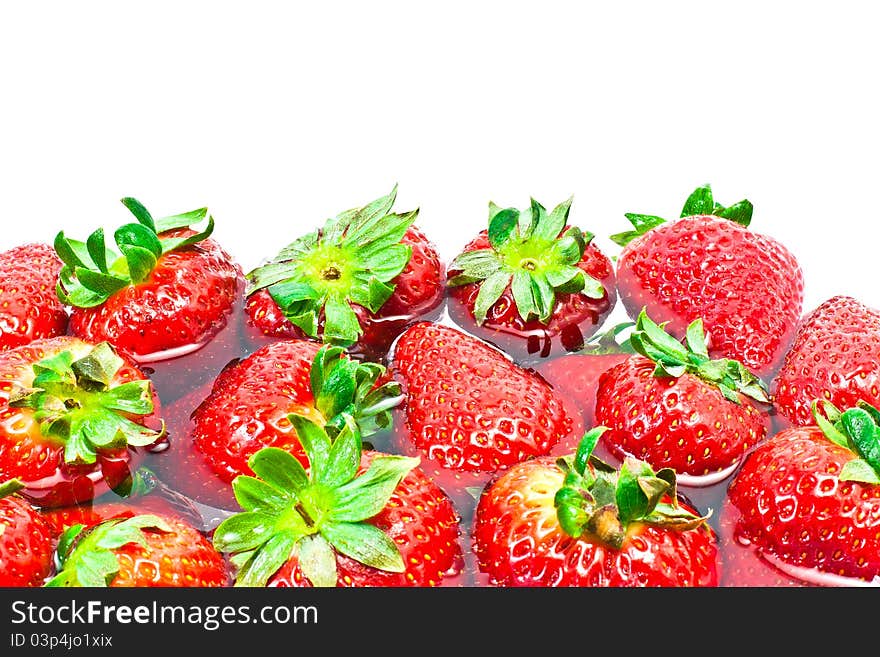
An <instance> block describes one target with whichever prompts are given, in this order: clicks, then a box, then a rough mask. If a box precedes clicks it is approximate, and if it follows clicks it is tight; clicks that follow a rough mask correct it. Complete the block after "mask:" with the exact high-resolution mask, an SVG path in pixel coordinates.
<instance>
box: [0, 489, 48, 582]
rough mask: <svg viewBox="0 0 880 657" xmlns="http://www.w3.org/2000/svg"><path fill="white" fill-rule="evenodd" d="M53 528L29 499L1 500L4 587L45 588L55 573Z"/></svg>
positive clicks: (11, 497)
mask: <svg viewBox="0 0 880 657" xmlns="http://www.w3.org/2000/svg"><path fill="white" fill-rule="evenodd" d="M53 538H54V537H53V534H52V528H51V526H50V525H49V523H48V522H47V521H46V520H45V519H44V518H43V517H42V516H41V515H40V513H39V512H38V511H37V509H35V508H34V507H33V506H32V505H31V504H30V503H29V502H28V501H27V500H25V499H24V498H22V497H19V496H17V495H8V496H6V497H3V498H0V587H4V586H9V587H25V586H29V587H31V586H42V585H43V583H44V582H45V580H46V578H47V577H48V576H49V575H50V574H51V572H52V553H53V551H54V549H55V544H54V540H53Z"/></svg>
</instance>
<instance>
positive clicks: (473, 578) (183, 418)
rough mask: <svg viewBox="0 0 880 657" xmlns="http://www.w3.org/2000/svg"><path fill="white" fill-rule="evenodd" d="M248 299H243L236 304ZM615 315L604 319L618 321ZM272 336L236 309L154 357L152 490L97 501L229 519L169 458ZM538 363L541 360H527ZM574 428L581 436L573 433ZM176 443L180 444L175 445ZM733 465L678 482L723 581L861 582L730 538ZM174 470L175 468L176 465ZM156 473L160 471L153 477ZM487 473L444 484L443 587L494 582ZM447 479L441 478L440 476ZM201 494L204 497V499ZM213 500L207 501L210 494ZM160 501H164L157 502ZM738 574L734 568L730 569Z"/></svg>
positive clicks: (198, 518)
mask: <svg viewBox="0 0 880 657" xmlns="http://www.w3.org/2000/svg"><path fill="white" fill-rule="evenodd" d="M241 307H242V306H241V305H238V306H237V309H240V308H241ZM439 321H441V322H443V323H448V324H452V322H451V321H450V320H449V317H448V315H447V314H446V313H444V314H443V316H442V317H441V318H440V319H439ZM613 323H614V321H613V318H610V319H609V320H608V323H607V324H606V325H608V326H610V325H611V324H613ZM269 341H270V339H268V338H266V337H265V336H261V335H259V334H257V333H256V332H255V331H254V330H253V329H252V328H250V327H249V326H248V325H247V322H246V320H245V317H244V314H243V312H241V311H240V310H237V311H236V313H235V314H234V315H233V316H232V317H231V319H230V322H229V323H228V325H227V326H226V328H224V329H223V331H221V332H220V333H219V334H218V335H217V336H215V338H214V339H213V340H211V341H210V342H209V343H207V344H206V345H204V346H202V347H201V348H199V349H196V350H194V351H191V352H189V353H182V354H181V355H179V356H177V357H175V358H171V359H168V360H165V361H157V362H153V363H149V365H148V367H146V366H145V369H147V371H148V373H150V375H151V378H152V380H153V381H154V384H155V387H156V390H157V393H158V395H159V399H160V403H161V409H162V413H163V417H166V418H167V421H168V430H169V434H168V440H167V442H166V443H164V444H162V445H160V446H159V447H158V448H157V449H155V450H153V451H151V452H147V453H146V454H144V455H143V459H142V460H141V461H140V463H141V465H142V466H143V467H144V468H146V470H145V471H144V472H146V473H147V476H146V479H147V482H146V483H149V484H151V485H152V486H153V490H151V492H149V493H147V494H146V495H142V496H135V497H128V498H127V497H126V494H124V493H125V492H124V491H121V492H122V493H123V494H118V493H116V492H109V493H107V494H105V495H103V496H102V497H101V498H99V502H108V501H119V500H122V499H128V501H129V502H132V503H136V504H144V505H145V508H147V509H149V508H163V507H170V508H173V509H176V510H178V511H179V512H180V513H182V514H184V515H185V517H187V518H189V519H191V520H192V521H194V522H196V523H197V524H198V525H199V527H200V529H201V530H202V531H203V532H205V533H210V532H211V530H213V529H214V528H215V527H216V526H217V525H218V524H219V523H220V522H221V521H222V520H223V519H224V518H226V517H228V516H229V515H230V513H232V512H234V511H235V510H236V506H235V504H234V501H233V499H232V497H231V495H230V494H229V492H230V491H229V488H228V487H225V486H224V485H223V484H222V483H221V482H219V480H217V479H216V478H214V476H213V474H212V473H211V472H210V471H209V470H208V469H207V468H204V469H203V470H202V472H201V473H200V474H198V475H195V476H192V477H189V478H188V479H187V480H186V481H183V480H180V479H177V480H175V477H174V476H170V475H168V474H167V473H168V472H169V468H167V467H166V466H167V465H168V464H169V461H167V459H171V458H175V455H176V454H178V453H179V452H180V449H181V448H183V447H185V445H186V440H187V432H188V428H187V427H188V425H187V423H188V417H189V414H190V413H191V412H192V410H193V409H194V408H195V407H196V406H197V405H198V403H200V401H201V400H203V399H204V398H205V397H206V396H207V394H208V393H209V392H210V388H211V384H212V381H213V379H214V377H216V375H217V374H218V373H219V372H220V371H221V370H222V369H223V367H225V366H227V365H228V364H231V363H234V362H235V361H237V360H239V359H241V358H244V357H246V356H247V355H249V354H250V353H252V352H253V351H255V350H256V349H257V348H259V347H260V346H262V345H263V344H267V343H268V342H269ZM523 364H524V365H526V366H530V367H534V366H535V365H536V361H534V360H532V361H531V362H523ZM569 409H570V411H572V412H574V413H577V407H576V406H575V405H572V404H571V402H569ZM394 419H395V422H394V428H393V429H392V430H389V431H385V432H383V433H379V434H375V435H373V436H370V437H369V438H368V439H367V440H368V442H369V446H370V447H372V448H373V449H376V450H379V451H386V452H392V453H399V452H400V451H405V450H404V449H403V448H402V447H401V446H402V445H405V444H406V441H405V440H402V439H401V436H400V434H399V433H398V431H399V429H400V428H401V427H402V421H401V420H402V419H401V416H400V414H399V413H396V414H395V417H394ZM575 425H576V428H575V430H574V431H573V434H572V436H570V440H569V444H570V445H572V446H573V445H574V444H576V442H577V438H579V437H580V435H582V433H583V431H584V430H585V428H586V427H584V424H583V418H580V417H579V415H578V417H577V418H576V422H575ZM575 434H576V435H575ZM175 447H177V448H178V449H175ZM562 451H566V450H563V449H561V448H560V447H557V449H556V450H554V453H555V454H557V455H558V454H559V453H561V452H562ZM597 455H598V456H600V457H602V458H604V459H605V460H607V461H609V462H612V463H614V462H615V461H614V459H613V458H612V457H610V455H609V454H607V453H606V452H604V451H603V450H602V449H601V445H600V448H599V449H598V450H597ZM423 466H424V467H425V469H426V471H428V472H429V474H431V471H430V464H425V463H423ZM735 470H736V469H732V470H729V471H728V472H726V473H723V474H721V475H719V476H716V477H715V478H714V479H713V480H694V479H689V478H683V479H681V480H680V481H679V489H678V490H679V493H680V494H681V495H682V496H683V497H685V498H686V499H687V500H688V501H689V502H690V503H691V504H693V505H694V506H695V507H696V508H697V509H698V510H699V511H700V512H702V513H704V514H705V513H710V514H711V515H710V517H709V520H708V522H709V524H710V525H711V526H712V527H713V529H714V530H715V532H716V534H717V535H718V540H719V549H720V564H719V567H720V573H721V578H720V579H721V582H720V584H721V586H742V585H743V584H742V583H741V582H742V581H743V580H741V579H739V574H741V573H743V572H746V573H748V578H747V579H748V585H749V586H754V585H759V586H786V587H788V586H850V585H852V586H858V585H863V584H864V583H863V582H851V581H849V580H841V579H835V578H834V577H820V578H817V577H815V573H811V572H798V571H796V570H794V569H791V568H783V569H780V568H779V567H777V566H774V565H773V564H771V563H769V562H768V561H766V560H763V559H761V558H759V557H758V556H757V555H756V554H755V553H754V552H753V550H751V549H750V548H749V547H748V546H742V545H739V544H738V543H736V541H734V540H733V538H732V530H731V527H732V526H733V522H734V520H735V515H736V511H735V510H734V509H731V508H729V507H728V506H726V504H725V500H726V491H727V486H728V485H729V484H730V482H731V480H732V479H733V477H734V476H735ZM172 472H173V470H172ZM151 473H158V474H157V476H152V474H151ZM488 480H489V476H488V475H487V476H483V477H478V478H476V479H471V480H467V481H464V482H458V484H456V485H455V486H450V485H449V484H447V483H443V484H442V487H444V490H446V491H447V493H448V494H449V495H450V498H451V499H452V501H453V503H454V505H455V507H456V509H457V511H458V513H459V516H460V519H461V548H462V554H463V559H464V561H463V567H462V570H461V571H460V572H458V573H453V574H450V576H449V577H448V578H446V579H444V581H443V582H442V584H441V585H442V586H453V587H476V586H488V585H489V584H488V582H487V579H486V577H485V576H484V575H483V574H481V573H480V572H479V571H478V568H477V564H476V561H475V558H474V554H473V550H472V546H471V536H470V532H471V526H472V521H473V516H474V511H475V508H476V504H477V496H478V494H479V491H480V490H481V488H482V486H483V485H485V483H486V482H488ZM439 481H441V480H438V483H439ZM204 487H207V488H209V489H213V490H214V491H215V493H216V492H217V491H218V490H220V493H219V494H220V496H221V497H222V496H223V495H225V503H222V504H218V503H217V501H218V497H217V496H216V495H213V494H205V495H202V494H201V493H195V495H196V496H197V497H196V498H194V493H193V491H199V490H205V488H204ZM199 498H200V499H199ZM206 500H207V501H206ZM157 505H158V506H157ZM732 573H733V574H735V576H734V575H732Z"/></svg>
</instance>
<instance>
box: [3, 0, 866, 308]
mask: <svg viewBox="0 0 880 657" xmlns="http://www.w3.org/2000/svg"><path fill="white" fill-rule="evenodd" d="M12 5H13V3H5V4H3V5H2V9H0V226H2V230H0V247H2V248H9V247H11V246H13V245H15V244H18V243H21V242H25V241H32V240H45V241H51V240H52V239H53V237H54V235H55V234H56V233H57V232H58V231H59V230H61V229H64V230H65V232H66V233H67V234H68V235H69V236H71V237H79V238H85V237H86V235H87V234H88V233H89V232H91V230H92V229H94V228H96V227H97V226H98V225H104V226H105V227H115V226H116V225H118V224H119V223H122V222H124V221H127V220H128V218H129V215H128V213H127V211H126V210H125V208H124V207H123V206H122V205H121V204H120V203H119V199H120V198H121V197H123V196H135V197H137V198H138V199H140V200H141V201H142V202H144V203H145V204H146V205H147V207H149V208H150V209H151V210H152V211H153V212H154V214H156V215H164V214H173V213H176V212H180V211H185V210H189V209H193V208H195V207H199V206H203V205H207V206H209V207H210V209H211V211H212V213H213V215H214V217H215V219H216V222H217V228H216V232H215V237H216V239H217V240H218V241H220V242H221V243H222V244H223V245H224V246H226V248H227V250H229V251H230V252H231V253H232V254H233V255H234V256H235V257H236V258H237V259H238V260H239V262H240V263H241V265H242V267H243V268H244V269H245V270H248V269H249V268H251V267H253V266H255V265H256V264H258V263H259V262H260V261H261V260H262V259H263V258H264V257H268V256H271V255H273V254H274V253H275V252H276V251H277V249H278V248H279V247H280V246H282V245H283V244H285V243H287V242H289V241H291V240H292V239H293V238H295V237H297V236H298V235H300V234H301V233H303V232H304V231H306V230H309V229H311V228H313V227H315V226H316V225H318V224H319V223H321V222H322V221H323V220H324V219H325V218H326V217H328V216H330V215H333V214H336V213H337V212H338V211H341V210H344V209H347V208H349V207H352V206H356V205H361V204H363V203H365V202H367V201H369V200H372V199H373V198H376V197H378V196H381V195H383V194H384V193H386V192H387V191H389V190H390V189H391V187H392V185H393V184H394V183H395V182H396V183H398V184H399V195H398V203H397V206H396V207H397V209H399V210H406V209H410V208H412V207H416V206H418V207H420V208H421V213H420V217H419V220H418V223H419V225H421V226H422V228H423V230H424V231H425V232H426V233H427V234H428V235H429V236H430V237H431V238H432V239H433V240H434V242H435V243H436V244H437V245H438V246H439V248H440V250H441V254H442V255H443V256H444V257H445V258H446V259H449V258H451V257H452V256H454V255H455V253H456V252H457V249H458V248H459V247H460V246H462V245H463V244H464V243H465V242H467V241H468V240H469V239H470V237H471V236H472V235H473V234H474V233H475V232H476V231H477V230H479V229H480V228H482V227H483V226H484V225H485V222H486V211H487V203H488V201H489V200H490V199H492V200H494V201H495V202H497V203H498V204H500V205H517V206H521V207H522V206H525V205H526V204H527V203H528V199H529V197H530V196H534V197H535V198H536V199H538V200H539V201H541V202H542V203H544V205H547V206H551V205H553V204H555V203H557V202H559V201H561V200H563V199H564V198H566V197H568V196H569V195H572V194H573V195H574V205H573V210H572V215H571V220H572V222H573V223H576V224H578V225H579V226H580V227H582V228H584V229H587V230H591V231H593V232H594V233H596V234H597V240H598V242H597V243H598V244H599V245H600V247H603V248H605V249H606V250H607V251H608V253H609V254H614V253H616V252H617V247H615V246H614V245H613V244H612V243H611V242H610V241H608V240H607V236H608V235H609V234H611V233H614V232H618V231H620V230H624V229H626V228H628V226H627V224H626V221H625V219H624V216H623V214H624V212H628V211H635V212H645V213H651V214H660V215H663V216H669V217H674V216H677V213H678V211H679V210H680V208H681V205H682V203H683V202H684V199H685V198H686V196H687V195H688V194H689V193H690V191H692V190H693V189H694V188H695V187H697V186H698V185H700V184H703V183H706V182H708V183H711V184H712V187H713V189H714V191H715V194H716V198H717V199H718V200H719V201H720V202H721V203H724V204H731V203H734V202H736V201H738V200H740V199H742V198H748V199H750V200H751V201H752V202H753V203H754V205H755V215H754V220H753V223H752V230H754V231H756V232H763V233H765V234H768V235H771V236H773V237H775V238H777V239H779V240H780V241H782V242H783V243H785V244H786V245H787V246H788V247H789V248H790V249H791V250H792V251H794V252H795V254H796V255H797V256H798V258H799V259H800V261H801V264H802V266H803V269H804V272H805V279H806V300H805V310H806V309H809V308H810V307H812V306H815V305H816V304H818V303H819V302H820V301H822V300H824V299H826V298H828V297H829V296H831V295H834V294H851V295H853V296H857V297H859V298H860V299H862V300H863V301H865V302H866V303H869V304H870V305H873V306H876V307H880V288H878V286H877V285H876V284H875V280H876V277H875V274H874V272H875V271H876V269H877V263H876V261H877V257H876V254H877V249H878V242H880V240H878V238H880V228H878V224H877V222H878V218H880V202H878V200H877V196H878V195H877V188H878V184H880V176H878V173H880V172H878V168H880V165H878V146H880V138H878V137H880V129H878V117H880V112H878V109H880V108H878V100H877V88H878V75H877V64H878V61H880V58H878V54H880V45H878V44H880V40H878V38H877V35H876V26H877V21H875V20H873V16H872V14H871V12H870V9H869V7H870V3H867V2H865V3H857V2H835V3H833V5H832V4H831V3H812V2H800V3H794V2H792V3H783V2H776V3H773V2H751V1H745V2H735V3H734V2H730V3H713V2H647V1H645V2H613V3H612V2H603V3H588V2H548V1H544V2H541V3H534V2H531V3H518V2H512V1H507V2H459V1H446V2H443V3H434V4H429V3H418V2H387V1H381V2H375V1H374V2H363V3H356V2H335V3H309V5H308V7H301V8H300V7H298V6H297V5H296V4H295V3H284V2H255V1H250V2H240V3H224V2H216V1H215V2H180V1H178V2H165V1H153V2H149V3H125V2H38V1H34V2H29V3H15V6H12Z"/></svg>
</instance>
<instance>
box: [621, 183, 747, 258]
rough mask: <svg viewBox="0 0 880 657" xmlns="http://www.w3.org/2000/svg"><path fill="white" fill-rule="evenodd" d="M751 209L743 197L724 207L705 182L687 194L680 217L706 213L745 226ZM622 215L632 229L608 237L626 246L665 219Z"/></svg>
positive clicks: (632, 214)
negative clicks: (716, 199)
mask: <svg viewBox="0 0 880 657" xmlns="http://www.w3.org/2000/svg"><path fill="white" fill-rule="evenodd" d="M753 210H754V207H753V206H752V202H751V201H749V200H748V199H743V200H742V201H739V202H737V203H734V204H733V205H730V206H726V207H725V206H723V205H721V204H720V203H718V202H717V201H715V198H714V196H713V195H712V187H711V185H708V184H706V185H703V186H702V187H697V188H696V189H695V190H694V191H693V192H691V195H690V196H688V198H687V201H685V203H684V207H683V208H682V209H681V217H680V218H684V217H696V216H701V215H708V216H713V217H719V218H721V219H729V220H730V221H733V222H734V223H737V224H739V225H741V226H745V227H746V228H747V227H748V226H749V224H750V223H751V222H752V212H753ZM624 216H625V217H626V218H627V220H629V222H630V223H631V224H632V226H633V230H628V231H625V232H622V233H615V234H614V235H611V236H610V238H609V239H611V241H612V242H614V243H615V244H617V245H618V246H626V245H627V244H629V243H630V242H632V241H633V240H634V239H635V238H637V237H640V236H642V235H644V234H645V233H647V232H648V231H650V230H652V229H654V228H656V227H657V226H659V225H661V224H665V223H666V219H664V218H663V217H658V216H656V215H653V214H636V213H633V212H627V213H626V214H624Z"/></svg>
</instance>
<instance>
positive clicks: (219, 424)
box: [155, 340, 321, 508]
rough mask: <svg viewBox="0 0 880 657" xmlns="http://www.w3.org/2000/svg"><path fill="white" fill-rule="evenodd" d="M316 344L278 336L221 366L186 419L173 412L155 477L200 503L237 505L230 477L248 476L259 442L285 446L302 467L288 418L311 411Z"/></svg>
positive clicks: (184, 411)
mask: <svg viewBox="0 0 880 657" xmlns="http://www.w3.org/2000/svg"><path fill="white" fill-rule="evenodd" d="M320 348H321V345H320V344H319V343H317V342H314V341H311V340H279V341H276V342H273V343H270V344H267V345H265V346H263V347H261V348H260V349H258V350H257V351H255V352H254V353H252V354H251V355H250V356H248V357H247V358H245V359H243V360H241V361H238V362H234V363H232V364H230V365H229V366H228V367H227V368H225V369H224V370H223V371H222V372H221V373H220V375H219V376H218V377H217V379H216V380H215V381H214V384H213V386H212V387H211V390H210V393H209V394H208V395H207V396H206V397H205V398H204V399H203V400H202V401H201V402H200V403H197V405H196V406H194V407H193V409H192V411H191V419H190V420H188V419H187V418H186V417H185V415H187V414H189V411H188V410H187V409H186V408H185V407H181V410H180V411H179V412H175V415H174V418H177V419H176V420H175V419H173V418H172V420H171V421H172V422H173V424H172V425H171V428H170V429H169V431H170V433H171V435H170V437H169V442H170V447H169V449H168V450H167V451H166V452H163V453H162V454H159V455H158V458H157V459H155V461H156V462H157V469H158V472H159V475H160V477H161V478H163V479H164V480H166V482H167V483H168V484H169V485H171V486H172V487H174V488H176V489H179V490H181V491H183V492H185V493H186V494H189V495H192V496H193V497H195V498H196V499H198V500H199V501H201V502H204V503H206V504H211V505H216V506H221V507H223V508H237V507H236V505H235V502H234V498H233V497H232V489H231V484H232V480H233V479H234V478H235V477H236V476H237V475H240V474H253V473H252V471H251V469H250V467H249V466H248V464H247V461H248V459H249V458H250V456H251V455H252V454H254V453H255V452H257V451H258V450H259V449H261V448H262V447H266V446H273V447H279V448H281V449H284V450H287V451H288V452H290V453H291V454H293V455H294V456H295V457H296V458H297V459H298V460H299V461H300V462H301V463H303V465H306V464H307V461H308V460H307V458H306V455H305V452H304V450H303V448H302V445H301V444H300V442H299V439H298V438H297V435H296V431H295V430H294V428H293V425H292V424H291V423H290V420H288V418H287V416H288V415H289V414H290V413H294V412H299V413H306V414H309V413H312V412H314V401H315V399H314V396H313V394H312V391H311V387H310V382H309V372H310V368H311V364H312V361H313V360H314V358H315V355H316V354H317V353H318V350H319V349H320ZM187 400H189V403H195V400H192V399H191V398H184V402H187Z"/></svg>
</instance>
